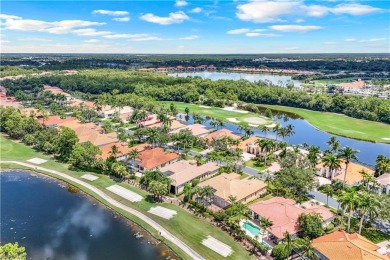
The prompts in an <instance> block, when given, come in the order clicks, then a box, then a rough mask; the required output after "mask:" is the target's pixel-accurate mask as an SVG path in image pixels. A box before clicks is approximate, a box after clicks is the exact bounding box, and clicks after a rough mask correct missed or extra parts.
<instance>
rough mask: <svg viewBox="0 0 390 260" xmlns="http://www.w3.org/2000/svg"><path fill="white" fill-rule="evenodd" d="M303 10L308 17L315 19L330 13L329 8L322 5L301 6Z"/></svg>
mask: <svg viewBox="0 0 390 260" xmlns="http://www.w3.org/2000/svg"><path fill="white" fill-rule="evenodd" d="M301 9H302V10H303V11H304V12H305V14H306V15H308V16H314V17H322V16H324V15H326V14H328V12H329V7H326V6H322V5H310V6H306V5H303V6H301Z"/></svg>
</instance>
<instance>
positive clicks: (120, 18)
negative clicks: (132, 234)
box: [112, 16, 130, 22]
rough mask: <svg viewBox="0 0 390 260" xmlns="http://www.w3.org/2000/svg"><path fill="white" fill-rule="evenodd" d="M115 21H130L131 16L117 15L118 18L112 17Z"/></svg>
mask: <svg viewBox="0 0 390 260" xmlns="http://www.w3.org/2000/svg"><path fill="white" fill-rule="evenodd" d="M112 20H113V21H117V22H128V21H130V17H128V16H127V17H116V18H112Z"/></svg>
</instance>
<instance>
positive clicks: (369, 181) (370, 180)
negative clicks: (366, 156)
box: [359, 169, 377, 190]
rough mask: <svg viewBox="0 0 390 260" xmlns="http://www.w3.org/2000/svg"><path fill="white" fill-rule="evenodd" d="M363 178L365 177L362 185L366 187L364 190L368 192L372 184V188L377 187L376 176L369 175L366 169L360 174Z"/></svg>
mask: <svg viewBox="0 0 390 260" xmlns="http://www.w3.org/2000/svg"><path fill="white" fill-rule="evenodd" d="M359 173H360V174H361V175H362V177H363V182H362V185H363V186H364V188H365V189H366V190H368V189H369V186H370V184H371V185H372V186H375V184H377V180H376V178H375V177H374V175H372V174H369V173H368V172H367V171H366V170H365V169H362V170H361V171H360V172H359Z"/></svg>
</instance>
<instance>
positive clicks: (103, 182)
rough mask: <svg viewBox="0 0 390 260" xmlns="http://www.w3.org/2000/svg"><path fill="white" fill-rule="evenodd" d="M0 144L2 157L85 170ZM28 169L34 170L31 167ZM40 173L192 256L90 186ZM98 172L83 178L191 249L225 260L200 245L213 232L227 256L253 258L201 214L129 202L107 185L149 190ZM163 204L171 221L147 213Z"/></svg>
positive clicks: (183, 255) (78, 173)
mask: <svg viewBox="0 0 390 260" xmlns="http://www.w3.org/2000/svg"><path fill="white" fill-rule="evenodd" d="M0 141H1V142H0V144H1V147H0V148H1V150H0V151H1V153H0V154H1V160H17V161H25V160H27V159H31V158H34V157H39V158H42V159H46V160H48V161H47V162H45V163H43V164H41V165H40V166H42V167H44V168H48V169H53V170H57V171H60V172H63V173H65V174H68V175H69V176H72V177H76V178H80V176H82V175H83V174H84V173H85V172H83V171H72V170H69V169H68V165H66V164H62V163H59V162H56V161H54V160H53V159H51V158H50V157H49V156H47V155H44V154H41V153H38V152H36V151H35V150H33V149H31V148H30V147H27V146H25V145H23V144H20V143H17V142H14V141H12V140H9V139H7V138H5V137H4V136H2V135H0ZM0 166H1V167H0V168H2V169H4V168H17V169H26V168H27V167H21V166H19V165H18V166H17V167H15V165H11V164H0ZM28 170H34V169H31V168H29V169H28ZM38 172H39V173H43V174H45V175H48V176H50V177H54V178H56V179H59V180H61V181H65V182H66V183H69V184H71V185H73V186H75V187H77V188H78V189H80V190H81V191H83V192H84V193H85V194H88V195H89V196H91V197H93V198H94V199H96V200H97V201H99V202H100V203H103V204H104V205H106V206H107V207H108V208H110V209H112V210H114V211H115V212H117V213H119V214H120V215H122V216H124V217H126V218H127V219H129V220H130V221H133V222H134V223H136V224H138V225H139V226H140V227H142V228H144V229H145V230H147V231H148V232H149V233H150V234H151V235H152V236H153V237H155V238H156V239H158V240H160V241H162V242H163V243H164V244H166V245H167V246H168V247H169V248H171V249H172V250H173V251H174V252H175V253H176V254H177V255H178V256H179V257H180V258H181V259H190V258H189V256H188V255H187V254H186V253H185V252H184V251H182V250H181V249H179V248H178V247H177V246H176V245H174V244H173V243H171V242H169V241H167V240H165V239H164V238H162V237H161V236H160V235H159V234H158V232H157V231H156V230H155V229H153V228H152V227H151V226H149V225H148V224H147V223H146V222H144V221H143V220H142V219H139V218H138V217H135V216H134V215H131V214H130V213H128V212H125V211H123V210H121V209H118V208H116V207H114V206H112V205H110V204H109V203H108V202H106V201H105V200H103V199H102V198H100V196H98V195H97V194H95V193H94V192H92V191H90V190H89V189H86V188H85V187H83V186H80V185H78V184H77V183H73V182H72V181H69V180H67V179H63V178H61V177H60V176H56V175H52V174H50V173H47V172H44V171H38ZM92 174H94V175H97V176H98V177H99V179H97V180H96V181H93V182H90V181H87V180H84V179H83V181H85V182H87V183H89V184H91V185H93V186H95V187H96V188H99V189H100V190H102V191H104V192H105V193H106V194H108V195H109V196H110V197H112V198H113V199H116V200H117V201H119V202H120V203H122V204H124V205H126V206H128V207H131V208H134V209H136V210H138V211H140V212H142V213H143V214H145V215H147V216H148V217H150V218H152V219H153V220H154V221H156V222H157V223H158V224H160V225H161V226H163V227H164V228H165V229H167V230H168V231H169V232H171V233H172V234H173V235H174V236H176V237H178V238H179V239H181V240H182V241H183V242H185V243H186V244H187V245H189V246H190V247H191V248H193V249H194V250H195V251H196V252H198V253H200V254H201V255H202V256H203V257H205V258H206V259H224V258H223V257H222V256H220V255H219V254H217V253H215V252H214V251H212V250H210V249H208V248H207V247H205V246H203V245H202V244H201V241H202V240H203V239H204V238H205V237H206V236H207V235H212V236H213V237H215V238H217V239H218V240H220V241H222V242H224V243H226V244H228V245H229V246H231V247H232V248H233V250H234V253H233V254H232V255H231V256H229V257H228V258H227V259H253V257H251V256H250V255H249V253H248V252H247V251H246V250H245V249H244V248H243V247H241V245H239V244H238V243H237V242H235V241H234V240H233V239H232V238H231V237H230V236H229V235H227V234H226V233H225V232H223V231H222V230H220V229H219V228H217V227H215V226H214V225H212V224H210V223H208V222H206V221H204V220H202V219H200V218H199V217H196V216H194V215H193V214H191V213H189V212H187V211H186V210H185V209H183V208H181V207H179V206H176V205H174V204H169V203H154V202H149V201H147V200H142V201H141V202H138V203H131V202H130V201H127V200H125V199H123V198H121V197H119V196H117V195H115V194H113V193H110V192H109V191H108V190H106V187H108V186H111V185H113V184H118V185H121V186H123V187H125V188H127V189H129V190H133V191H135V192H137V193H138V194H140V195H142V196H143V197H146V196H147V195H148V193H147V192H146V191H144V190H141V189H138V188H136V187H133V186H130V185H128V184H126V183H119V182H116V181H115V180H113V179H111V178H110V177H108V176H106V175H102V174H95V173H92ZM156 205H160V206H164V207H167V208H170V209H174V210H176V211H177V212H178V214H177V216H175V217H174V218H172V219H171V220H169V221H167V220H165V219H162V218H160V217H158V216H155V215H153V214H150V213H148V212H147V211H148V210H149V209H150V208H151V207H152V206H156Z"/></svg>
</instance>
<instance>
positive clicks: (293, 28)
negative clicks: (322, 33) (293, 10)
mask: <svg viewBox="0 0 390 260" xmlns="http://www.w3.org/2000/svg"><path fill="white" fill-rule="evenodd" d="M269 28H270V29H272V30H275V31H281V32H309V31H315V30H321V29H323V27H321V26H316V25H296V24H290V25H272V26H270V27H269Z"/></svg>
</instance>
